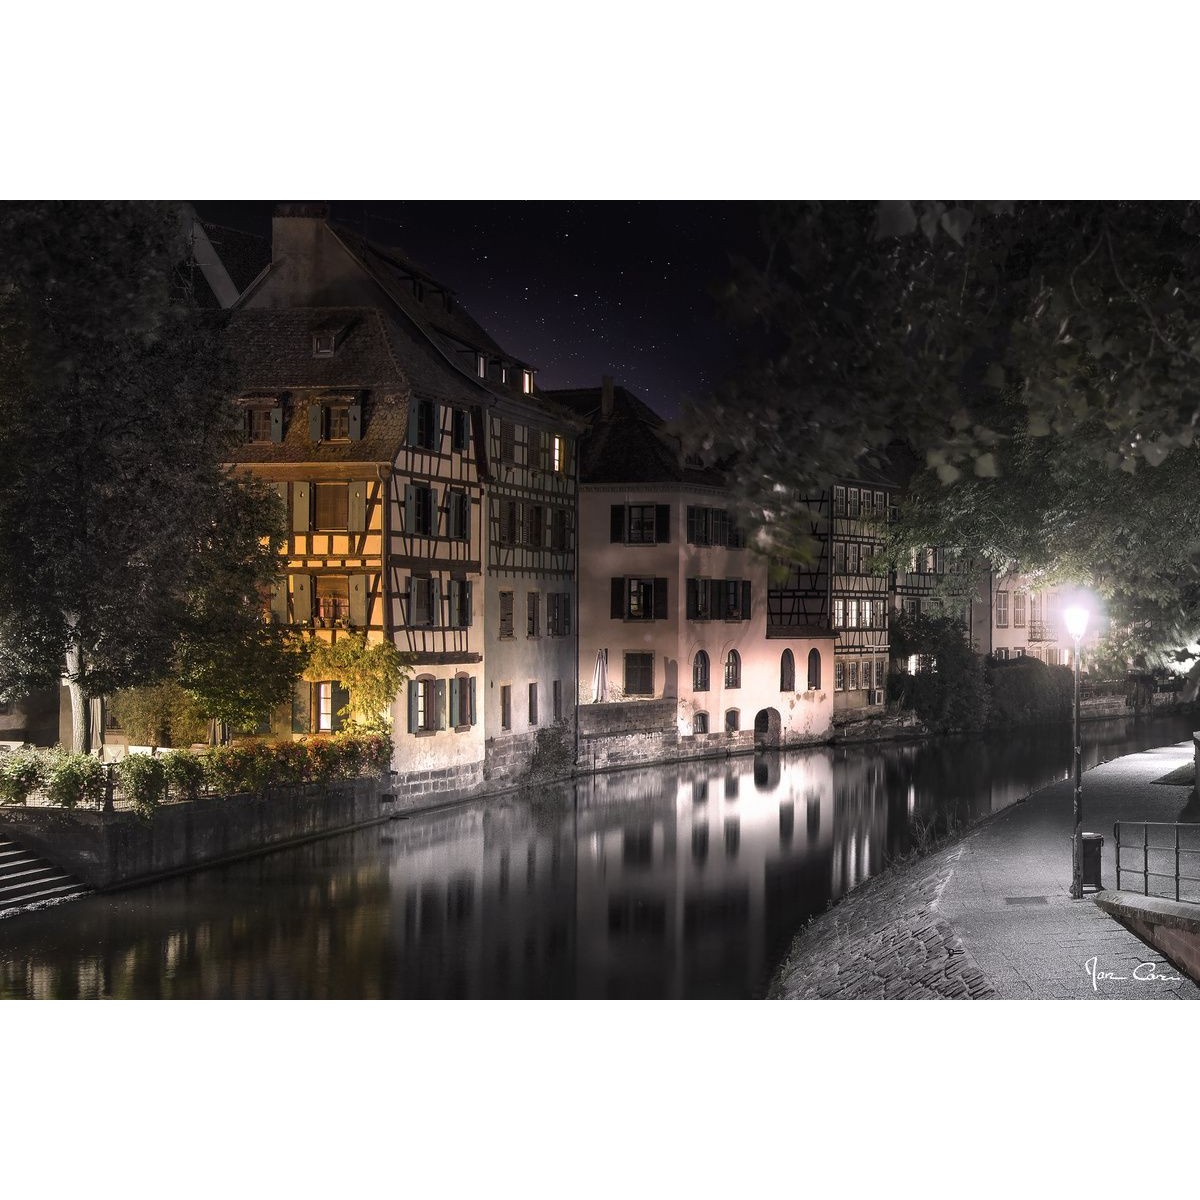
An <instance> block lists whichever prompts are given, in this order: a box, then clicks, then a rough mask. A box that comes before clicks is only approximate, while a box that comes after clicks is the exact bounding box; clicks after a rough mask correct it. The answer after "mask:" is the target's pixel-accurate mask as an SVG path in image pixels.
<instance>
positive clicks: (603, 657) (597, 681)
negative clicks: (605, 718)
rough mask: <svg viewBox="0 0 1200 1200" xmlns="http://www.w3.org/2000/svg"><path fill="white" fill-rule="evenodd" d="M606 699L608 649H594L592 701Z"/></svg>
mask: <svg viewBox="0 0 1200 1200" xmlns="http://www.w3.org/2000/svg"><path fill="white" fill-rule="evenodd" d="M607 701H608V651H607V650H597V651H596V670H595V671H594V672H593V674H592V703H593V704H604V703H606V702H607Z"/></svg>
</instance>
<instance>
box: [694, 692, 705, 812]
mask: <svg viewBox="0 0 1200 1200" xmlns="http://www.w3.org/2000/svg"><path fill="white" fill-rule="evenodd" d="M692 732H693V733H707V732H708V713H706V712H698V713H696V714H695V716H693V717H692ZM706 798H707V797H706Z"/></svg>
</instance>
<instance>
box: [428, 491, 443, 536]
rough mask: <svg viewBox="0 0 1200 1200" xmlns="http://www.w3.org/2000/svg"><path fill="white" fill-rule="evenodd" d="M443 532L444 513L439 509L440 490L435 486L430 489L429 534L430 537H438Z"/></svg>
mask: <svg viewBox="0 0 1200 1200" xmlns="http://www.w3.org/2000/svg"><path fill="white" fill-rule="evenodd" d="M441 532H442V514H441V512H440V511H439V510H438V490H437V488H435V487H431V488H430V489H429V535H430V537H438V536H440V535H441Z"/></svg>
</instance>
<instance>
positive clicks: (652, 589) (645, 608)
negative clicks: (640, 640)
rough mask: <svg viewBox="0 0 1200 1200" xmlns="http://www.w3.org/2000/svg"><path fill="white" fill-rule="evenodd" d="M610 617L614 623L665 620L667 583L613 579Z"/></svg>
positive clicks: (651, 580) (660, 580) (656, 580)
mask: <svg viewBox="0 0 1200 1200" xmlns="http://www.w3.org/2000/svg"><path fill="white" fill-rule="evenodd" d="M610 616H611V617H612V619H613V620H614V621H620V620H627V621H653V620H660V621H661V620H665V619H666V616H667V581H666V580H665V579H646V578H629V577H626V578H619V577H618V578H615V579H613V581H612V604H611V608H610Z"/></svg>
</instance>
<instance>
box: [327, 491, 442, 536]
mask: <svg viewBox="0 0 1200 1200" xmlns="http://www.w3.org/2000/svg"><path fill="white" fill-rule="evenodd" d="M320 486H322V485H320V484H318V487H320ZM408 501H409V503H408V513H406V514H405V515H406V516H407V515H409V514H411V516H412V525H411V528H410V532H411V533H414V534H416V535H417V536H419V537H433V535H434V534H435V533H436V532H437V524H436V521H435V519H434V505H433V488H431V487H426V486H425V485H424V484H409V493H408Z"/></svg>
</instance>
